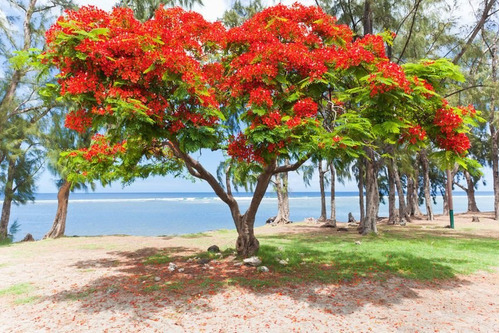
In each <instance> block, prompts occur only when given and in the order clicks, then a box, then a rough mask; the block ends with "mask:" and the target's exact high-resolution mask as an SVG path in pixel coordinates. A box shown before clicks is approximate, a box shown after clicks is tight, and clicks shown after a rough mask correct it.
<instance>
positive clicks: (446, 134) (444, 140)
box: [434, 101, 475, 155]
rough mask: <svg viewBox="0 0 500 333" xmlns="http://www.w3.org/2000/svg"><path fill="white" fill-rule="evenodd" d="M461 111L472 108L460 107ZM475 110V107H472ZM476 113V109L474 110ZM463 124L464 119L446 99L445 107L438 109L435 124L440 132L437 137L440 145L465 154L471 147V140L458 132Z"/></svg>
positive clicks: (467, 110) (468, 110)
mask: <svg viewBox="0 0 500 333" xmlns="http://www.w3.org/2000/svg"><path fill="white" fill-rule="evenodd" d="M457 110H461V113H463V112H471V113H472V111H470V109H465V108H462V109H459V108H457ZM472 110H474V108H472ZM474 113H475V110H474ZM462 124H463V119H462V118H461V117H460V115H458V114H457V113H456V112H455V111H454V109H453V108H451V107H450V106H449V105H448V103H447V102H446V101H443V107H442V108H440V109H438V110H437V111H436V115H435V118H434V125H436V126H437V127H438V128H439V131H440V134H439V135H438V137H437V142H438V145H439V146H440V147H441V148H443V149H446V150H451V151H454V152H456V153H457V154H460V155H463V154H464V153H465V152H466V151H467V149H469V148H470V140H469V138H468V137H467V135H465V134H464V133H461V132H458V130H459V129H460V127H461V126H462Z"/></svg>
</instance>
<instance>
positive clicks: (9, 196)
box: [0, 160, 16, 240]
mask: <svg viewBox="0 0 500 333" xmlns="http://www.w3.org/2000/svg"><path fill="white" fill-rule="evenodd" d="M15 166H16V162H15V161H13V160H10V161H9V165H8V167H7V180H6V182H5V187H4V198H3V205H2V215H1V217H0V240H3V239H6V238H7V236H8V228H9V220H10V210H11V207H12V200H13V196H14V190H13V189H14V172H15Z"/></svg>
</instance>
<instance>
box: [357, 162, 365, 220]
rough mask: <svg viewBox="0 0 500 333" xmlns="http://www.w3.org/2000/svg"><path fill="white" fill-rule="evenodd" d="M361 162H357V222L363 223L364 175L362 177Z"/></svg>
mask: <svg viewBox="0 0 500 333" xmlns="http://www.w3.org/2000/svg"><path fill="white" fill-rule="evenodd" d="M363 170H364V169H363V160H362V159H359V161H358V193H359V220H360V221H363V220H364V219H365V198H364V195H363V193H364V191H363V190H364V188H365V185H364V181H363V179H364V175H363Z"/></svg>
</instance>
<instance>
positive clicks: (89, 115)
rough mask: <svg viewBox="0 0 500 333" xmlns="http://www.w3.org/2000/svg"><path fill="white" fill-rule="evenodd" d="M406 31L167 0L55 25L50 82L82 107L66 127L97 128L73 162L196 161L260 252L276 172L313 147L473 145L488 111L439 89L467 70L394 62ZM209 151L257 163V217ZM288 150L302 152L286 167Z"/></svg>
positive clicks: (103, 173) (121, 166)
mask: <svg viewBox="0 0 500 333" xmlns="http://www.w3.org/2000/svg"><path fill="white" fill-rule="evenodd" d="M392 37H393V36H392V35H391V33H389V32H386V33H382V34H380V35H366V36H364V37H356V38H355V35H354V33H353V32H352V31H351V30H350V28H349V27H348V26H346V25H343V24H339V23H338V22H337V20H336V19H335V18H334V17H332V16H330V15H328V14H326V13H325V12H323V11H322V10H321V9H320V8H318V7H306V6H302V5H300V4H295V5H293V6H291V7H286V6H283V5H277V6H274V7H270V8H267V9H264V10H263V11H261V12H259V13H257V14H255V15H254V16H252V17H251V18H250V19H248V20H246V21H245V22H244V23H243V24H241V25H240V26H236V27H234V28H231V29H225V28H224V27H223V26H222V24H220V23H219V22H216V23H209V22H207V21H205V20H204V19H203V17H202V16H201V15H200V14H197V13H194V12H187V11H184V10H183V9H180V8H173V9H165V8H163V7H160V8H159V9H158V10H157V11H156V13H155V16H154V17H153V18H152V19H150V20H147V21H145V22H143V23H142V22H140V21H138V20H137V19H136V18H134V15H133V12H132V10H130V9H125V8H115V9H114V10H113V11H112V12H111V13H107V12H104V11H102V10H99V9H96V8H94V7H83V8H81V9H79V10H77V11H69V12H67V13H66V15H64V16H62V17H60V18H59V19H58V21H57V23H56V24H55V25H54V26H52V28H51V29H50V30H49V31H48V33H47V47H48V48H47V51H46V52H45V54H44V61H45V63H46V64H48V65H52V66H55V67H57V68H58V69H59V70H60V74H59V75H58V84H57V85H54V86H50V87H49V89H52V90H53V91H54V92H55V93H56V94H57V95H59V96H60V98H61V99H63V100H68V101H71V103H73V105H76V106H77V107H76V108H75V110H72V111H71V112H70V113H68V115H67V117H66V126H67V127H69V128H72V129H74V130H76V131H85V130H87V129H91V130H92V131H93V132H94V133H95V135H94V138H93V142H92V144H91V145H90V147H87V148H84V149H80V150H76V151H72V152H68V153H66V155H65V156H66V157H69V158H67V159H66V160H65V163H66V164H67V167H68V168H69V169H70V170H72V177H73V178H74V179H75V180H78V181H81V180H84V179H85V178H87V179H89V180H91V179H95V178H102V177H109V178H108V180H113V179H116V178H117V177H122V178H123V177H129V178H128V179H130V177H133V176H134V175H140V176H145V175H147V174H149V173H155V172H157V173H166V172H170V171H173V172H179V171H180V169H181V168H182V167H184V168H185V169H186V170H187V171H188V172H189V173H190V174H191V175H192V176H194V177H197V178H200V179H203V180H205V181H207V182H208V183H209V184H210V185H211V186H212V188H213V189H214V191H215V193H216V194H217V195H219V197H221V199H222V200H223V201H224V202H226V203H227V204H228V205H229V207H230V209H231V213H232V216H233V218H234V220H235V224H236V227H237V230H238V233H239V237H238V242H237V249H238V251H239V252H240V254H243V255H250V254H252V253H254V252H255V251H256V250H257V249H258V241H257V240H256V239H255V237H254V235H253V223H254V219H255V213H256V211H257V209H258V206H259V204H260V200H261V199H262V197H263V195H264V193H265V189H266V188H267V185H268V183H269V181H270V179H271V176H272V175H274V174H276V173H279V172H283V171H287V170H293V169H296V168H298V167H299V166H300V165H302V164H303V163H304V162H305V161H306V160H307V159H308V158H309V157H310V156H312V155H313V154H316V155H320V156H325V157H329V156H330V157H331V156H336V155H339V154H348V155H352V156H358V155H360V154H365V152H364V150H363V149H361V148H363V147H375V146H376V145H380V144H381V143H385V142H390V143H398V144H405V145H415V144H429V143H430V142H433V144H435V145H436V146H438V147H440V148H441V149H442V150H443V151H446V152H444V153H443V154H444V155H445V156H446V159H447V160H449V161H450V160H453V161H460V160H461V158H462V157H463V156H464V155H465V153H466V152H467V149H468V148H469V146H470V142H469V139H468V137H467V133H468V131H469V126H468V125H471V124H474V121H475V119H476V111H475V110H474V108H473V107H472V106H469V107H454V106H451V105H450V104H449V103H448V102H447V101H446V100H445V99H443V97H442V96H441V95H440V93H439V92H440V87H441V86H442V85H443V84H445V83H446V82H447V80H450V79H451V80H461V79H462V76H461V74H460V73H459V71H458V68H457V67H456V66H455V65H453V64H451V63H450V62H449V61H447V60H444V59H440V60H434V61H431V60H425V59H424V60H422V61H420V62H418V63H413V64H410V63H408V64H405V65H404V66H400V65H398V64H396V63H394V62H391V61H390V60H389V59H388V58H387V55H386V50H385V43H391V40H392ZM325 125H326V126H325ZM200 149H212V150H223V151H225V152H226V154H227V156H228V158H229V159H230V161H231V163H232V164H234V165H238V166H245V167H247V168H249V169H251V170H253V171H254V172H257V174H258V175H259V176H258V177H257V179H258V180H257V184H256V188H255V192H254V197H253V199H252V203H251V204H250V207H249V208H248V210H247V211H246V212H245V213H244V214H241V213H240V211H239V207H238V206H237V204H236V203H235V200H234V198H233V197H232V194H231V189H230V186H229V183H228V182H227V183H226V186H225V187H224V186H223V185H222V184H219V182H218V181H217V180H216V179H215V177H214V176H213V175H212V174H210V173H209V172H208V171H207V170H206V169H205V168H204V167H203V166H202V165H201V164H200V163H199V162H198V161H197V160H196V159H195V158H193V157H192V156H191V155H190V154H191V153H193V152H196V151H197V150H200ZM151 159H156V161H157V162H160V163H157V164H155V163H153V164H148V162H147V161H148V160H151ZM284 159H289V160H291V161H293V162H292V163H291V164H288V165H286V166H280V165H279V164H278V161H281V160H284ZM145 165H147V166H149V169H147V170H146V171H144V168H143V167H144V166H145ZM141 170H142V171H141ZM127 174H128V175H129V176H126V175H127ZM130 175H132V176H130Z"/></svg>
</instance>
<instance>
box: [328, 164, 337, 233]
mask: <svg viewBox="0 0 500 333" xmlns="http://www.w3.org/2000/svg"><path fill="white" fill-rule="evenodd" d="M336 178H337V176H336V175H335V166H334V165H333V162H330V221H331V223H332V224H333V225H334V226H335V227H336V226H337V211H336V207H335V179H336Z"/></svg>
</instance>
